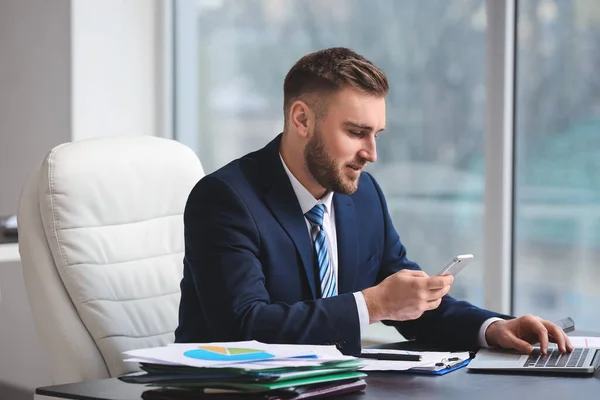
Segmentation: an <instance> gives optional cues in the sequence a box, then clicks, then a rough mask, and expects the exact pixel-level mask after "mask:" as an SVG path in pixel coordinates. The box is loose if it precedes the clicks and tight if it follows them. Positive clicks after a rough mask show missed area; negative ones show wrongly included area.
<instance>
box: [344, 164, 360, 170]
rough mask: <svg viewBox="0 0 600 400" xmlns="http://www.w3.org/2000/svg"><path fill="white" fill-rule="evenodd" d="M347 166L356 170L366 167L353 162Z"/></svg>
mask: <svg viewBox="0 0 600 400" xmlns="http://www.w3.org/2000/svg"><path fill="white" fill-rule="evenodd" d="M346 166H347V167H348V168H350V169H353V170H354V171H360V170H362V169H363V167H364V166H363V165H353V164H348V165H346Z"/></svg>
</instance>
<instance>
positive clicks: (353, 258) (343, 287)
mask: <svg viewBox="0 0 600 400" xmlns="http://www.w3.org/2000/svg"><path fill="white" fill-rule="evenodd" d="M333 207H334V210H335V230H336V232H337V244H338V289H339V290H338V293H340V294H341V293H347V292H351V291H353V290H354V281H355V279H356V271H357V269H358V234H357V231H356V229H357V228H356V213H355V211H354V202H353V201H352V198H351V197H350V196H346V195H343V194H338V193H336V194H334V195H333Z"/></svg>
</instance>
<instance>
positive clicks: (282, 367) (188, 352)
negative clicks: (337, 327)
mask: <svg viewBox="0 0 600 400" xmlns="http://www.w3.org/2000/svg"><path fill="white" fill-rule="evenodd" d="M125 354H126V355H127V356H128V357H129V358H127V359H126V360H125V361H129V362H137V363H139V365H140V368H141V369H142V370H143V371H144V373H141V374H136V375H129V376H123V377H121V378H120V379H121V380H123V381H125V382H130V383H142V384H146V385H149V386H150V390H148V391H146V392H145V393H144V396H143V397H144V398H146V399H155V400H159V399H174V398H177V399H187V398H202V397H205V396H207V395H208V396H211V397H217V398H222V399H228V398H240V397H241V396H243V398H247V399H254V398H261V399H265V398H266V399H278V398H285V399H303V398H323V397H329V396H333V395H338V394H342V393H350V392H355V391H360V390H363V389H364V388H365V387H366V382H365V380H364V377H366V374H364V373H362V372H358V369H359V368H361V367H362V366H363V365H362V363H361V361H360V360H359V359H357V358H354V357H349V356H344V355H342V354H341V353H340V352H339V351H338V350H337V349H336V348H335V347H334V346H301V345H269V344H265V343H260V342H257V341H247V342H228V343H203V344H172V345H169V346H165V347H156V348H151V349H140V350H132V351H127V352H125Z"/></svg>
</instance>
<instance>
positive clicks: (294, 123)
mask: <svg viewBox="0 0 600 400" xmlns="http://www.w3.org/2000/svg"><path fill="white" fill-rule="evenodd" d="M289 118H290V126H291V127H292V129H293V131H294V132H296V133H297V134H298V135H300V136H302V137H307V136H308V135H309V132H310V129H309V128H310V127H311V126H312V125H313V124H314V113H313V112H312V110H311V109H310V108H309V107H308V105H307V104H306V103H305V102H303V101H302V100H296V101H295V102H293V103H292V105H291V106H290V117H289Z"/></svg>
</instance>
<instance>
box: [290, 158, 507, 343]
mask: <svg viewBox="0 0 600 400" xmlns="http://www.w3.org/2000/svg"><path fill="white" fill-rule="evenodd" d="M279 158H280V159H281V163H282V164H283V168H284V169H285V173H286V174H287V176H288V178H289V179H290V183H291V184H292V188H293V189H294V193H295V194H296V197H297V198H298V203H299V204H300V208H301V209H302V214H306V213H307V212H308V211H310V210H311V209H312V208H313V207H314V206H316V205H317V204H323V206H324V207H325V215H324V216H323V229H324V230H325V236H326V239H327V252H328V253H329V260H330V263H331V266H332V267H333V276H334V277H335V281H336V282H338V247H337V233H336V230H335V210H334V207H333V201H332V200H333V192H329V193H327V194H326V195H325V196H324V197H323V198H321V199H319V200H317V199H315V198H314V196H313V195H312V194H310V192H309V191H308V190H307V189H306V188H305V187H304V186H303V185H302V184H301V183H300V181H298V179H296V177H295V176H294V175H293V174H292V172H291V171H290V170H289V168H288V167H287V165H286V164H285V161H283V158H282V157H281V154H279ZM304 220H305V221H306V229H307V231H308V234H309V235H311V232H312V229H311V228H312V227H311V224H310V222H309V221H308V219H307V218H306V216H305V217H304ZM311 239H312V240H313V241H314V237H312V236H311ZM338 290H339V284H338ZM353 295H354V300H355V301H356V309H357V310H358V320H359V324H360V333H361V336H362V334H364V333H365V331H366V330H367V328H368V327H369V321H370V317H369V309H368V308H367V303H366V301H365V297H364V295H363V294H362V292H360V291H358V292H354V293H353ZM501 320H502V319H501V318H490V319H488V320H486V321H485V322H484V323H483V324H482V325H481V328H480V329H479V345H480V346H482V347H488V344H487V341H486V340H485V331H486V329H487V327H488V326H489V325H490V324H491V323H492V322H495V321H501Z"/></svg>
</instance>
